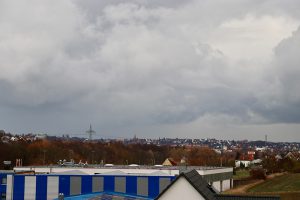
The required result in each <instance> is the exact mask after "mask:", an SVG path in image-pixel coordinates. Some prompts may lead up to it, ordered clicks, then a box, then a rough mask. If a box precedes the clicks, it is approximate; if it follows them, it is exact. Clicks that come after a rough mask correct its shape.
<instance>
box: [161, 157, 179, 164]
mask: <svg viewBox="0 0 300 200" xmlns="http://www.w3.org/2000/svg"><path fill="white" fill-rule="evenodd" d="M162 165H163V166H176V165H177V163H176V162H175V161H174V160H173V159H172V158H167V159H166V160H165V161H164V162H163V163H162Z"/></svg>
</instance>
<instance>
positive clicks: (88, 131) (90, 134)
mask: <svg viewBox="0 0 300 200" xmlns="http://www.w3.org/2000/svg"><path fill="white" fill-rule="evenodd" d="M86 133H87V134H88V136H89V140H92V135H93V134H95V133H96V132H95V131H94V130H93V129H92V124H90V129H89V130H87V131H86Z"/></svg>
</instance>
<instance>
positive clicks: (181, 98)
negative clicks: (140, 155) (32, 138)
mask: <svg viewBox="0 0 300 200" xmlns="http://www.w3.org/2000/svg"><path fill="white" fill-rule="evenodd" d="M299 8H300V2H299V1H297V0H286V1H281V0H264V1H261V0H245V1H235V0H228V1H222V0H201V1H200V0H187V1H179V0H165V1H159V0H153V1H140V0H131V1H123V0H101V1H98V0H87V1H79V0H66V1H59V0H54V1H53V0H45V1H38V0H29V1H26V2H20V1H14V0H0V13H1V14H0V27H1V28H0V54H1V57H0V94H1V95H0V130H1V129H4V130H5V131H7V132H12V133H18V134H22V133H30V132H33V133H47V134H49V135H63V134H73V135H76V134H78V135H79V134H81V135H82V134H85V132H86V130H88V127H89V125H90V124H92V125H93V129H94V131H96V134H95V135H93V137H95V138H101V137H104V138H109V137H112V138H118V137H120V138H130V137H133V136H134V135H137V136H139V137H144V138H158V137H172V138H176V137H178V138H218V139H249V140H264V138H265V135H266V134H267V135H268V139H269V140H270V141H296V142H300V133H299V130H300V93H299V91H300V79H299V77H300V55H299V54H300V53H299V52H300V28H299V27H300V12H299Z"/></svg>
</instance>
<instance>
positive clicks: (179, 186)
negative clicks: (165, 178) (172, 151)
mask: <svg viewBox="0 0 300 200" xmlns="http://www.w3.org/2000/svg"><path fill="white" fill-rule="evenodd" d="M183 191H184V192H183ZM183 199H186V200H205V199H204V198H203V197H202V196H201V195H200V194H199V192H198V191H197V190H196V189H195V188H194V187H193V186H192V185H191V184H190V183H189V182H188V181H187V180H186V179H185V178H184V177H180V178H179V179H178V180H177V181H176V182H175V183H174V184H173V185H172V186H171V187H170V188H169V189H168V190H167V191H166V192H165V193H164V194H163V195H162V196H161V197H160V198H159V200H183Z"/></svg>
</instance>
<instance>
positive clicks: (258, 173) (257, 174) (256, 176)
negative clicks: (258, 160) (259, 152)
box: [250, 168, 266, 179]
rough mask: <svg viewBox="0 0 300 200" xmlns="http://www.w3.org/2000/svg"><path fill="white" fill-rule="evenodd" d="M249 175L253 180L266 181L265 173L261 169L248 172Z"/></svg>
mask: <svg viewBox="0 0 300 200" xmlns="http://www.w3.org/2000/svg"><path fill="white" fill-rule="evenodd" d="M250 175H251V177H252V178H253V179H266V172H265V170H264V169H261V168H254V169H251V170H250Z"/></svg>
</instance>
